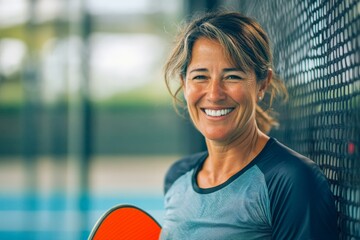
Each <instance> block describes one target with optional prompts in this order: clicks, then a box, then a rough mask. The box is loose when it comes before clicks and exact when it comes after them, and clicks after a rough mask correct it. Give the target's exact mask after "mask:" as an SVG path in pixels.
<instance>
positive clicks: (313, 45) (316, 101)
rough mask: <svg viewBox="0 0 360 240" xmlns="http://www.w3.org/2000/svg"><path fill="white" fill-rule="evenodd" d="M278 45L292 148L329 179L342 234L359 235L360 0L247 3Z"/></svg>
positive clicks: (282, 134)
mask: <svg viewBox="0 0 360 240" xmlns="http://www.w3.org/2000/svg"><path fill="white" fill-rule="evenodd" d="M237 7H238V8H239V10H240V11H242V12H244V13H245V14H247V15H249V16H252V17H254V18H255V19H257V20H258V21H259V22H260V23H261V24H262V25H263V26H264V27H265V29H266V30H267V32H268V33H269V35H270V38H271V41H272V43H273V49H274V61H275V69H276V71H277V73H278V74H279V75H280V77H281V78H282V79H283V80H284V81H285V83H286V85H287V87H288V90H289V95H290V99H289V101H288V102H287V104H286V105H284V106H283V107H281V108H280V113H281V114H280V115H279V118H280V123H281V126H280V128H279V129H277V130H275V131H273V132H272V134H271V135H273V136H275V137H276V138H278V139H279V140H281V141H282V142H284V143H285V144H286V145H288V146H290V147H291V148H293V149H295V150H297V151H299V152H301V153H303V154H304V155H306V156H308V157H310V158H311V159H313V160H314V161H316V162H317V163H318V164H319V165H320V167H321V168H322V170H323V171H324V173H325V174H326V176H327V178H328V179H329V182H330V184H331V189H332V191H333V193H334V195H335V198H336V205H337V210H338V213H339V220H338V224H339V228H340V232H341V239H360V157H359V146H360V134H359V133H360V79H359V76H360V67H359V63H360V60H359V50H360V31H359V28H360V1H358V0H346V1H335V0H334V1H297V0H274V1H254V0H248V1H241V2H239V3H238V6H237Z"/></svg>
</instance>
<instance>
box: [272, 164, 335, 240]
mask: <svg viewBox="0 0 360 240" xmlns="http://www.w3.org/2000/svg"><path fill="white" fill-rule="evenodd" d="M290 161H291V160H290ZM275 169H276V170H275ZM273 171H276V172H273V173H270V174H269V176H268V191H269V198H270V211H271V214H272V229H273V238H272V239H276V240H280V239H292V240H296V239H319V240H322V239H327V240H332V239H339V235H338V230H337V212H336V208H335V202H334V197H333V195H332V193H331V191H330V188H329V184H328V181H327V179H326V177H325V176H324V174H323V173H322V172H321V170H320V169H319V167H318V166H317V165H316V164H315V163H314V162H312V161H310V160H306V163H304V164H288V162H287V161H284V162H283V163H282V164H279V166H277V167H276V168H274V170H273Z"/></svg>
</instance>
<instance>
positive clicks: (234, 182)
mask: <svg viewBox="0 0 360 240" xmlns="http://www.w3.org/2000/svg"><path fill="white" fill-rule="evenodd" d="M207 156H208V152H202V153H198V154H195V155H192V156H189V157H186V158H184V159H182V160H179V161H177V162H176V163H175V164H173V165H172V167H171V168H170V169H169V171H168V173H167V175H166V177H165V200H164V201H165V216H164V222H163V227H162V232H161V237H160V239H161V240H170V239H171V240H183V239H191V240H197V239H201V240H203V239H206V240H215V239H216V240H219V239H226V240H232V239H236V240H238V239H246V240H251V239H261V240H264V239H286V240H292V239H326V240H331V239H338V230H337V213H336V209H335V204H334V199H333V195H332V193H331V191H330V189H329V185H328V182H327V179H326V178H325V176H324V175H323V173H322V172H321V170H320V169H319V167H318V166H317V165H316V164H315V163H314V162H313V161H311V160H309V159H308V158H306V157H304V156H302V155H300V154H298V153H296V152H294V151H293V150H291V149H289V148H287V147H285V146H284V145H282V144H281V143H279V142H278V141H277V140H275V139H274V138H270V139H269V140H268V142H267V143H266V145H265V147H264V148H263V150H262V151H261V152H260V154H259V155H258V156H257V157H256V158H255V159H254V160H253V161H252V162H251V163H249V164H248V165H247V166H246V167H245V168H243V169H242V170H240V171H239V172H237V173H236V174H235V175H233V176H232V177H230V178H229V179H228V180H227V181H226V182H224V183H223V184H220V185H218V186H216V187H212V188H206V189H204V188H200V187H199V186H198V185H197V180H196V179H197V175H198V173H199V171H200V170H201V168H202V165H203V163H204V161H205V159H206V158H207Z"/></svg>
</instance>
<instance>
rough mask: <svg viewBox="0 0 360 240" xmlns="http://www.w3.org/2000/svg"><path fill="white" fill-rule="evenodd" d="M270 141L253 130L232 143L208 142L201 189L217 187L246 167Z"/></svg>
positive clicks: (200, 181)
mask: <svg viewBox="0 0 360 240" xmlns="http://www.w3.org/2000/svg"><path fill="white" fill-rule="evenodd" d="M268 139H269V137H268V136H266V135H265V134H264V133H262V132H261V131H260V130H258V128H253V129H251V130H249V131H247V132H245V133H244V134H242V135H241V136H239V137H238V138H236V139H234V140H233V141H231V142H227V143H226V144H225V143H220V142H214V141H210V140H207V141H206V143H207V147H208V152H209V155H208V158H207V159H206V161H205V162H204V165H203V168H202V169H201V171H200V172H199V175H198V184H199V186H200V187H213V186H217V185H219V184H221V183H223V182H225V181H226V180H227V179H229V178H230V177H231V176H233V175H234V174H235V173H237V172H239V171H240V170H241V169H243V168H244V167H246V166H247V165H248V164H249V163H250V162H251V161H252V160H253V159H254V158H255V157H256V156H257V155H258V154H259V153H260V152H261V150H262V149H263V148H264V146H265V144H266V142H267V140H268Z"/></svg>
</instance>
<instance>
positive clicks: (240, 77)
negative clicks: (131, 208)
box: [161, 12, 338, 239]
mask: <svg viewBox="0 0 360 240" xmlns="http://www.w3.org/2000/svg"><path fill="white" fill-rule="evenodd" d="M165 79H166V83H167V86H168V88H169V90H170V91H171V87H170V86H171V85H173V84H172V81H175V80H179V83H180V87H179V89H177V90H176V91H175V92H174V93H173V97H174V98H175V100H176V101H177V102H179V101H180V99H181V98H180V97H179V93H180V92H181V91H183V97H184V98H185V101H186V106H187V109H188V112H189V115H190V117H191V120H192V122H193V124H194V125H195V127H196V128H197V129H198V130H199V131H200V133H201V134H202V135H203V136H204V137H205V140H206V145H207V151H206V152H202V153H198V154H195V155H192V156H189V157H186V158H184V159H182V160H180V161H178V162H176V163H175V164H174V165H173V166H172V167H171V168H170V169H169V171H168V173H167V176H166V178H165V210H166V212H165V217H164V224H163V229H162V233H161V239H337V236H338V233H337V226H336V209H335V204H334V200H333V196H332V193H331V191H330V190H329V186H328V183H327V180H326V178H325V177H324V175H323V174H322V172H321V171H320V169H319V168H318V166H317V165H316V164H315V163H314V162H313V161H311V160H309V159H307V158H306V157H304V156H302V155H300V154H298V153H296V152H294V151H293V150H291V149H288V148H287V147H285V146H284V145H282V144H281V143H279V142H278V141H277V140H275V139H273V138H271V137H269V136H268V135H266V132H268V131H269V130H270V129H271V127H272V126H274V125H276V124H277V123H276V121H275V120H274V119H273V118H272V117H271V116H270V114H269V113H267V112H266V111H264V110H262V108H261V107H260V106H259V104H260V103H261V102H262V101H267V102H268V105H269V104H271V101H272V99H273V97H274V96H275V95H276V94H277V93H285V92H286V90H285V87H284V85H283V84H282V83H281V81H280V80H278V79H277V78H276V77H275V74H274V72H273V70H272V56H271V52H270V47H269V40H268V37H267V35H266V33H265V32H264V30H263V29H262V28H261V27H260V25H259V24H258V23H257V22H255V21H254V20H253V19H251V18H248V17H245V16H243V15H241V14H239V13H235V12H225V13H212V14H207V15H205V16H202V17H200V18H198V19H195V20H193V21H192V22H191V23H190V24H188V25H187V26H186V27H185V28H184V30H183V31H182V32H181V33H180V35H179V38H178V39H177V42H176V45H175V48H174V50H173V52H172V54H171V55H170V58H169V60H168V62H167V64H166V66H165ZM264 97H265V99H264Z"/></svg>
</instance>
